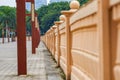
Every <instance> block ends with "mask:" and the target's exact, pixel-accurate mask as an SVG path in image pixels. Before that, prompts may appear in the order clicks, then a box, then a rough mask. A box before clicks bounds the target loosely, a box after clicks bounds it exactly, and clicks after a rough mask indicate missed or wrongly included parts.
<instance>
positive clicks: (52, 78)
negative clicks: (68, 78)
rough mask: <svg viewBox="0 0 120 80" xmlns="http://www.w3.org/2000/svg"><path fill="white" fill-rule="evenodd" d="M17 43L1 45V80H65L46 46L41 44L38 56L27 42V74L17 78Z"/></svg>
mask: <svg viewBox="0 0 120 80" xmlns="http://www.w3.org/2000/svg"><path fill="white" fill-rule="evenodd" d="M16 46H17V45H16V42H13V43H6V44H0V80H63V79H62V78H61V76H60V74H59V73H60V72H61V70H60V69H59V68H56V63H55V62H54V60H53V59H52V57H51V55H50V53H49V52H48V50H47V48H46V47H45V45H44V44H43V43H42V42H41V43H40V45H39V48H38V49H37V53H36V54H32V53H31V42H27V72H28V73H27V74H28V75H26V76H17V58H16V57H17V50H16V49H17V48H16Z"/></svg>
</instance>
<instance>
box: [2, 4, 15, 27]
mask: <svg viewBox="0 0 120 80" xmlns="http://www.w3.org/2000/svg"><path fill="white" fill-rule="evenodd" d="M15 14H16V9H15V8H13V7H9V6H1V7H0V25H1V28H7V27H9V28H10V29H15V27H16V15H15Z"/></svg>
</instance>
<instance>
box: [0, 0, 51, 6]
mask: <svg viewBox="0 0 120 80" xmlns="http://www.w3.org/2000/svg"><path fill="white" fill-rule="evenodd" d="M47 1H50V0H47ZM0 6H11V7H16V0H0Z"/></svg>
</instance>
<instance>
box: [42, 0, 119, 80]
mask: <svg viewBox="0 0 120 80" xmlns="http://www.w3.org/2000/svg"><path fill="white" fill-rule="evenodd" d="M70 8H71V9H70V10H68V11H61V13H62V15H61V16H60V21H55V25H53V26H52V27H51V29H49V30H48V31H47V33H46V34H45V35H44V36H42V40H43V41H44V42H45V44H46V46H47V47H48V49H49V50H50V52H51V53H52V55H53V56H54V58H55V60H56V61H57V64H58V66H61V68H62V69H63V71H64V73H65V75H66V80H120V0H90V1H89V2H88V4H86V5H84V6H83V7H80V8H79V3H78V2H77V1H75V0H74V1H72V2H71V3H70Z"/></svg>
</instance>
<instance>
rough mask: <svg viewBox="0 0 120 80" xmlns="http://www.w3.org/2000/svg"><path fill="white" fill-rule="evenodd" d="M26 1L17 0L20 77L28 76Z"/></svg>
mask: <svg viewBox="0 0 120 80" xmlns="http://www.w3.org/2000/svg"><path fill="white" fill-rule="evenodd" d="M25 16H26V15H25V0H17V53H18V75H26V74H27V68H26V64H27V62H26V28H25V26H26V25H25Z"/></svg>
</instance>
